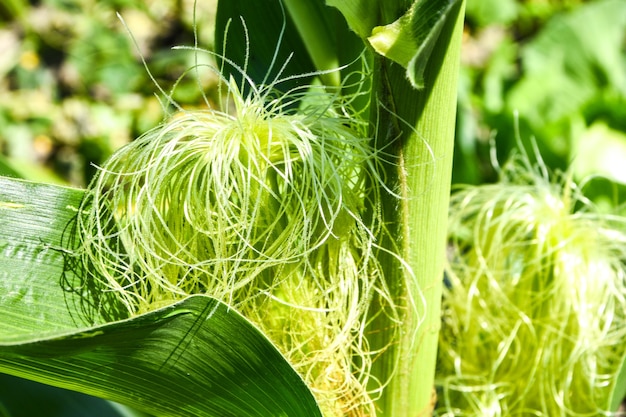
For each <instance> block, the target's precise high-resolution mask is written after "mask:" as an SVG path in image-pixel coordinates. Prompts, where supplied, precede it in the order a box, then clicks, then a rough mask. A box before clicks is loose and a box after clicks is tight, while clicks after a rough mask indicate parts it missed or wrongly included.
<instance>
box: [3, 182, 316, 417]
mask: <svg viewBox="0 0 626 417" xmlns="http://www.w3.org/2000/svg"><path fill="white" fill-rule="evenodd" d="M82 195H83V192H82V191H81V190H76V189H71V188H64V187H58V186H52V185H44V184H37V183H32V182H27V181H21V180H14V179H8V178H0V315H1V316H2V318H3V320H2V323H1V324H0V372H3V373H7V374H11V375H15V376H18V377H21V378H26V379H31V380H34V381H38V382H43V383H47V384H50V385H54V386H57V387H61V388H66V389H71V390H75V391H79V392H83V393H86V394H90V395H94V396H98V397H101V398H105V399H109V400H113V401H117V402H119V403H122V404H127V405H130V406H133V407H135V408H137V409H140V410H143V411H146V412H149V413H151V414H156V415H162V416H214V417H227V416H259V417H264V416H294V417H300V416H302V417H306V416H320V412H319V409H318V407H317V405H316V403H315V401H314V399H313V396H312V394H311V392H310V391H309V390H308V388H307V387H306V386H305V384H304V382H303V381H302V379H301V378H300V377H299V376H298V375H297V374H296V373H295V372H294V370H293V368H291V366H290V365H289V364H288V363H287V362H286V361H285V359H284V358H283V357H282V355H281V354H280V353H279V352H278V351H277V350H276V348H275V347H274V346H273V345H272V344H271V343H270V342H269V341H268V340H267V339H266V338H265V336H264V335H263V334H262V333H260V332H259V331H258V329H257V328H256V327H254V326H253V325H252V324H250V323H249V322H248V321H247V320H246V319H245V318H243V317H242V316H241V315H239V314H238V313H237V312H236V311H235V310H233V309H230V308H228V307H227V306H226V305H225V304H223V303H221V302H219V301H217V300H215V299H212V298H210V297H206V296H193V297H189V298H187V299H185V300H183V301H181V302H179V303H177V304H174V305H171V306H168V307H165V308H163V309H160V310H156V311H153V312H151V313H148V314H144V315H141V316H137V317H134V318H131V319H125V320H121V321H116V322H111V323H106V322H105V320H104V318H103V317H102V315H99V314H97V312H98V310H93V309H90V308H85V307H89V304H88V303H84V302H82V301H83V298H84V297H85V294H77V293H76V291H70V288H69V287H68V286H67V282H68V279H70V278H71V277H70V278H68V276H67V274H66V275H65V277H64V275H63V272H64V269H65V267H66V265H65V264H64V262H65V259H64V255H63V250H64V249H63V248H62V247H61V246H60V245H61V240H62V239H61V237H62V234H63V233H64V231H66V230H65V228H66V225H67V224H68V222H69V221H70V220H71V219H72V217H73V216H74V215H75V214H76V211H77V207H78V205H79V202H80V199H81V197H82ZM66 272H67V271H66ZM0 395H1V394H0ZM0 398H1V397H0Z"/></svg>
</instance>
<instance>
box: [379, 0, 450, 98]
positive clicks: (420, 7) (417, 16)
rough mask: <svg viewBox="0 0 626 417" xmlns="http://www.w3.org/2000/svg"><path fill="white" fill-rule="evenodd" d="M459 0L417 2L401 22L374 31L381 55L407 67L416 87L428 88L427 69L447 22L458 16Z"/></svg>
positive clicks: (408, 75)
mask: <svg viewBox="0 0 626 417" xmlns="http://www.w3.org/2000/svg"><path fill="white" fill-rule="evenodd" d="M459 3H460V2H459V0H431V1H417V2H415V3H414V4H413V5H412V6H411V8H410V9H409V10H408V11H407V12H406V13H405V14H404V15H403V16H402V17H400V18H399V19H397V20H396V21H394V22H393V23H390V24H388V25H385V26H377V27H375V28H374V29H373V30H372V34H371V36H369V37H368V40H369V42H370V44H371V45H372V47H373V48H374V49H375V50H376V52H378V53H379V54H381V55H383V56H385V57H387V58H389V59H391V60H392V61H394V62H397V63H398V64H400V65H402V66H403V67H404V68H406V70H407V72H406V75H407V77H408V79H409V81H411V85H412V86H413V87H414V88H423V87H424V70H425V69H426V65H427V63H428V61H429V59H430V56H431V54H432V52H433V48H434V46H435V44H436V43H437V39H439V35H440V33H441V29H442V28H443V27H444V25H445V23H446V21H448V19H449V18H450V16H452V18H453V19H454V18H455V17H456V16H457V14H458V5H459Z"/></svg>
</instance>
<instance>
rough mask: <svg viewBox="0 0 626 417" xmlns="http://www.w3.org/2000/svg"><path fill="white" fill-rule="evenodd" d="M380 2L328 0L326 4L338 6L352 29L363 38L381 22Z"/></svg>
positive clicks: (369, 0) (375, 0)
mask: <svg viewBox="0 0 626 417" xmlns="http://www.w3.org/2000/svg"><path fill="white" fill-rule="evenodd" d="M380 3H381V2H380V0H326V4H328V5H329V6H333V7H336V8H337V9H338V10H339V11H340V12H341V14H342V15H343V16H344V18H345V19H346V21H347V22H348V26H349V27H350V29H352V30H353V31H354V32H355V33H356V34H357V35H359V36H360V37H361V38H363V39H366V38H367V37H368V36H369V35H370V33H371V31H372V29H373V28H374V27H375V26H376V25H379V24H380V22H379V8H380V6H381V5H380Z"/></svg>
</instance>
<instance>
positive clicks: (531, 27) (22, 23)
mask: <svg viewBox="0 0 626 417" xmlns="http://www.w3.org/2000/svg"><path fill="white" fill-rule="evenodd" d="M193 7H194V1H193V0H147V1H142V0H106V1H97V0H40V1H39V2H34V3H31V2H26V1H25V0H8V1H4V2H2V4H0V50H2V51H3V53H2V54H0V174H8V175H17V176H22V177H26V178H30V179H37V180H44V181H56V182H63V183H70V184H73V185H77V186H84V185H85V184H86V183H87V182H88V181H89V179H90V177H91V175H92V174H93V172H94V169H95V168H93V165H92V164H98V163H99V162H101V161H103V160H104V159H105V158H106V157H108V156H109V155H110V154H111V152H113V151H114V150H115V149H117V148H118V147H120V146H122V145H123V144H125V143H127V142H128V141H130V140H132V139H133V138H135V137H137V136H139V135H141V134H142V133H143V132H145V131H146V130H147V129H149V128H151V127H153V126H155V125H156V124H158V123H159V121H160V120H162V118H163V116H164V106H165V107H167V106H166V103H164V102H163V100H162V98H161V100H159V99H158V98H157V96H156V95H155V93H158V89H157V87H156V85H155V84H154V82H153V81H152V80H151V78H150V76H149V74H148V72H147V70H146V68H144V65H143V63H142V59H141V58H142V57H143V58H144V59H145V60H146V62H147V65H148V68H149V69H150V71H151V73H152V74H153V76H154V78H155V79H156V81H157V82H158V83H159V85H161V86H162V87H163V89H164V90H166V91H169V89H170V88H171V87H172V86H173V85H174V84H175V82H176V80H178V78H179V77H181V75H182V74H183V73H184V72H185V70H186V69H188V68H190V67H191V66H193V64H194V53H193V52H192V51H190V50H180V49H179V50H172V47H173V46H176V45H186V46H191V45H193V44H194V30H193ZM196 7H197V10H196V14H197V16H198V19H197V20H198V21H197V24H198V35H199V41H198V42H199V45H200V46H201V47H203V48H206V49H210V50H212V49H213V46H214V45H213V20H214V13H215V1H214V0H212V1H205V2H198V3H197V6H196ZM117 12H119V13H120V15H121V16H122V17H123V19H124V21H125V22H126V25H127V26H128V29H126V28H125V27H124V24H123V23H122V22H121V21H120V19H119V18H118V17H117V15H116V13H117ZM129 31H130V32H131V33H132V36H133V37H134V42H136V44H137V46H135V45H133V39H131V36H130V35H129ZM625 39H626V3H625V2H624V1H623V0H595V1H583V0H469V1H468V4H467V23H466V29H465V42H464V47H463V62H462V64H463V67H462V74H461V83H460V89H459V100H458V106H459V114H458V121H457V146H456V154H455V167H454V176H453V182H455V183H482V182H489V181H493V180H494V179H495V172H494V169H493V167H492V164H491V161H490V158H489V151H490V140H491V139H493V138H495V143H496V146H497V151H498V156H499V159H500V160H503V159H504V158H505V156H506V155H507V154H508V153H509V152H510V151H511V149H513V148H514V147H515V146H516V137H517V136H519V137H521V138H522V141H523V142H528V141H530V140H532V139H533V138H534V139H536V141H537V143H538V146H539V148H540V150H541V154H542V156H543V158H544V160H545V161H546V163H547V164H548V166H550V167H552V168H560V169H563V168H566V167H568V166H570V165H572V167H573V170H574V173H575V175H576V177H578V178H581V177H582V176H584V175H588V174H596V173H599V174H603V175H605V176H607V177H608V178H609V179H610V180H611V181H610V182H608V181H607V182H604V183H597V184H596V185H595V186H594V187H595V188H594V190H595V191H594V192H596V193H599V194H604V195H608V194H611V193H613V192H614V190H615V188H616V186H615V185H614V183H617V184H626V46H625V45H626V41H625ZM201 73H202V76H203V77H205V78H201V80H200V88H199V86H198V85H199V84H198V80H197V79H196V77H191V76H190V77H186V78H184V79H182V81H181V82H180V83H179V84H178V85H177V87H176V90H175V92H174V94H173V95H174V98H175V99H176V100H177V102H179V103H180V104H181V105H183V106H204V105H205V103H204V100H203V93H204V94H206V95H208V96H209V97H211V96H213V95H214V94H215V92H214V90H215V85H216V80H215V77H214V76H212V74H210V73H209V71H201ZM516 126H519V129H517V128H516ZM426 139H428V138H426ZM618 188H619V187H618Z"/></svg>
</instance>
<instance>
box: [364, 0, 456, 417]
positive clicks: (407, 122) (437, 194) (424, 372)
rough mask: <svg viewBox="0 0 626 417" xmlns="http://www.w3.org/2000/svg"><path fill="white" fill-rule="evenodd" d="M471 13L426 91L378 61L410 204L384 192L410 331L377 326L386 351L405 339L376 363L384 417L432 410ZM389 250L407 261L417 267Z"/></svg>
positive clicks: (384, 133) (390, 247)
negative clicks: (465, 31)
mask: <svg viewBox="0 0 626 417" xmlns="http://www.w3.org/2000/svg"><path fill="white" fill-rule="evenodd" d="M463 15H464V3H460V4H459V6H458V13H457V14H456V16H454V17H453V18H451V19H450V21H449V22H447V23H446V25H445V27H444V28H443V30H442V33H441V35H440V38H439V40H438V42H437V44H436V47H435V49H434V51H433V55H432V56H431V58H430V61H429V64H428V67H427V69H426V72H425V88H424V89H422V90H416V89H414V88H413V87H412V86H411V85H410V83H409V81H408V80H407V77H406V71H405V70H404V69H403V68H402V67H400V66H399V65H397V64H395V63H392V62H391V61H389V60H388V59H386V58H383V57H377V58H376V60H377V62H376V64H375V65H376V67H375V73H376V75H375V79H374V85H375V88H374V89H373V94H375V97H374V99H376V100H378V102H379V103H380V106H379V111H378V112H377V114H373V115H372V120H373V121H374V120H375V121H376V122H377V123H376V126H377V128H376V132H375V135H376V138H377V139H376V141H377V147H378V148H379V149H381V151H384V152H385V153H386V154H388V153H390V152H391V153H392V154H393V158H392V159H393V160H391V161H388V162H387V165H386V166H385V171H386V172H385V174H386V175H387V184H388V185H389V186H390V188H392V189H395V190H397V192H398V194H400V196H401V197H402V198H394V197H392V196H390V195H385V194H386V193H387V192H386V191H385V190H382V191H380V192H381V194H382V196H383V197H382V202H383V203H382V204H383V207H382V217H383V222H384V224H385V225H386V227H387V231H388V233H387V234H386V236H384V237H383V238H382V239H381V241H380V243H381V246H382V247H383V250H381V251H380V256H379V258H380V262H381V263H382V265H383V269H384V271H385V278H386V280H387V283H388V285H389V287H390V289H391V291H392V293H393V295H394V301H395V303H396V305H398V306H399V307H400V310H399V311H400V317H399V319H400V320H401V324H400V329H398V325H397V323H394V322H393V320H392V319H391V318H389V317H386V316H384V315H380V316H378V317H377V318H376V319H375V321H374V322H373V323H372V324H371V326H370V333H369V334H370V342H371V344H372V346H373V347H380V348H382V347H385V346H387V344H388V343H389V340H391V338H392V337H393V336H394V334H393V332H394V329H396V330H395V331H396V332H399V334H395V336H396V337H397V338H398V339H396V340H398V342H397V343H395V344H394V345H392V346H388V347H387V348H386V350H385V351H384V353H383V354H382V355H381V358H380V359H379V360H377V361H375V363H374V369H373V374H374V375H375V376H377V377H378V378H379V379H380V381H389V384H388V385H387V386H386V388H385V389H384V390H383V392H382V395H381V397H380V398H379V399H378V400H377V402H376V406H377V409H378V410H379V414H378V415H379V416H386V417H409V416H410V417H416V416H426V415H430V414H431V413H432V393H433V386H434V374H435V364H436V356H437V343H438V332H439V328H440V309H441V292H442V284H443V265H444V256H445V240H446V230H447V212H448V203H449V197H450V182H451V172H452V153H453V147H454V127H455V116H456V97H457V96H456V94H457V78H458V69H459V55H460V45H461V33H462V27H463ZM381 107H384V108H386V109H384V108H383V109H381ZM398 137H399V139H396V138H398ZM393 139H396V142H394V143H393V144H392V145H390V143H391V141H392V140H393ZM385 159H389V158H385ZM394 187H395V188H394ZM388 251H392V252H394V253H397V254H399V255H400V256H401V258H402V259H403V260H405V261H406V262H407V263H408V266H409V268H408V269H407V268H404V267H402V265H400V262H399V261H398V260H397V258H396V257H394V256H392V255H389V253H388ZM409 270H410V271H412V275H411V274H410V273H409V272H408V271H409ZM411 300H412V301H411ZM379 302H380V303H381V306H384V305H383V302H382V301H380V300H379Z"/></svg>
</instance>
